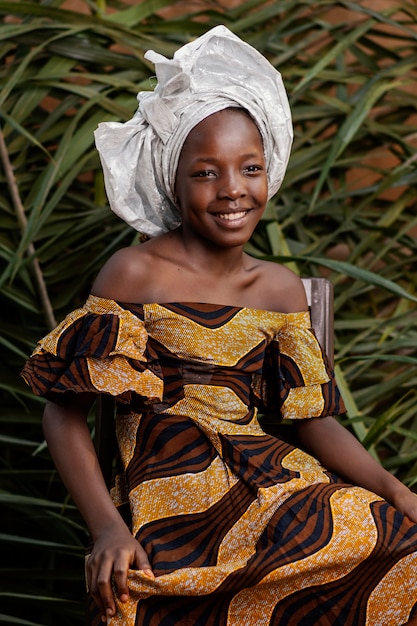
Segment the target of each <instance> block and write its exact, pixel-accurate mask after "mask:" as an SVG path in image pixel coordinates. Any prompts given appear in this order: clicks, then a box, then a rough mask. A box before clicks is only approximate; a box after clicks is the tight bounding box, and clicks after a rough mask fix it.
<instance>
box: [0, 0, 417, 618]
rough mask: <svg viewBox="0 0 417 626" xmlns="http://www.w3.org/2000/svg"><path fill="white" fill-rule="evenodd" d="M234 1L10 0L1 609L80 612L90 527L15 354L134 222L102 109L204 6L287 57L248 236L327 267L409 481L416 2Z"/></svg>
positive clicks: (3, 45) (414, 449)
mask: <svg viewBox="0 0 417 626" xmlns="http://www.w3.org/2000/svg"><path fill="white" fill-rule="evenodd" d="M225 4H227V5H228V6H229V8H228V9H225V7H224V6H223V5H222V4H221V3H220V1H219V2H215V1H213V2H210V1H207V2H202V1H200V2H197V1H196V2H194V3H192V4H190V3H188V4H187V3H184V2H178V1H177V2H168V1H166V0H153V1H151V0H145V1H143V2H133V3H130V4H128V3H127V2H126V1H123V0H120V1H118V0H108V1H107V3H105V2H104V0H102V1H101V2H99V1H97V2H94V1H92V0H85V1H83V0H79V2H78V5H77V10H70V9H71V6H73V5H69V4H68V3H64V2H63V0H40V1H37V2H30V1H21V2H12V1H9V2H6V1H3V0H0V17H1V19H2V25H1V28H0V55H1V65H0V81H1V82H0V84H1V93H0V123H1V133H0V153H1V168H0V189H1V192H0V225H1V228H0V263H1V278H0V285H1V293H0V302H1V311H2V324H1V330H0V346H1V348H0V349H1V354H2V358H1V363H0V402H1V416H0V419H1V431H0V445H1V446H2V453H1V458H0V503H1V507H2V513H1V516H0V519H1V529H0V542H1V553H2V559H1V564H0V581H1V585H0V589H1V591H0V606H1V607H2V608H1V609H0V622H5V623H7V624H32V625H33V624H36V625H55V624H57V623H59V624H61V625H62V626H65V625H66V624H68V625H69V624H71V625H72V626H73V625H74V624H82V623H83V601H82V597H83V593H84V592H83V581H82V572H83V566H82V558H83V549H84V545H85V544H86V543H87V542H88V536H87V534H86V531H85V529H84V526H83V524H82V522H81V520H80V518H79V516H78V514H77V512H76V511H75V509H74V507H73V505H72V503H71V502H70V501H69V500H68V498H67V495H66V492H65V490H64V489H63V488H62V486H61V484H60V481H59V479H58V478H57V476H56V473H55V472H54V470H53V468H52V464H51V462H50V460H49V457H48V453H47V450H46V449H45V446H44V444H43V439H42V433H41V429H40V416H41V413H42V406H43V402H42V401H41V400H39V399H36V398H34V397H33V396H32V395H31V394H30V393H29V391H28V390H27V389H26V388H25V385H24V384H23V383H22V381H21V380H20V379H19V376H18V373H19V371H20V369H21V367H22V363H23V361H24V359H25V358H26V357H27V355H28V354H29V353H30V351H31V350H32V349H33V347H34V345H35V342H36V340H37V339H38V338H39V337H40V336H41V335H43V334H45V332H46V331H47V330H48V328H50V327H51V325H53V324H54V322H55V320H60V319H62V317H63V316H64V315H65V314H66V313H67V312H68V311H70V310H71V309H73V308H74V307H76V306H78V305H79V304H80V303H81V302H82V301H83V299H84V298H85V296H86V295H87V293H88V290H89V285H90V284H91V281H92V280H93V278H94V276H95V274H96V272H97V270H98V268H99V267H100V266H101V265H102V264H103V262H104V260H105V259H106V258H107V257H108V256H109V255H110V254H111V253H112V252H113V251H114V250H115V249H117V248H118V247H120V246H122V245H130V244H133V243H136V242H137V240H138V236H137V234H135V233H133V232H132V231H131V230H130V229H129V228H128V227H126V226H125V225H124V224H123V223H121V222H120V221H119V220H118V219H117V218H116V217H115V216H113V215H112V214H111V212H110V211H109V208H108V206H107V203H106V198H105V194H104V191H103V182H102V176H101V171H100V166H99V161H98V156H97V153H96V151H95V149H94V145H93V131H94V129H95V128H96V126H97V124H98V122H100V121H104V120H127V119H129V118H130V117H131V115H132V112H133V111H134V110H135V107H136V101H135V96H136V93H137V91H138V90H139V89H149V88H150V86H151V81H150V80H149V77H150V76H152V67H151V66H150V65H149V64H148V62H146V61H145V60H144V59H143V54H144V52H145V51H146V50H147V49H149V48H152V49H155V50H157V51H158V52H160V53H162V54H165V55H169V56H171V55H172V54H173V52H174V51H175V50H176V48H177V47H179V45H181V44H182V43H185V42H186V41H189V40H190V38H192V37H194V36H198V35H199V34H201V33H202V32H203V31H205V30H206V29H207V28H208V27H210V26H214V25H217V24H219V23H224V24H226V25H227V26H228V27H229V28H231V29H232V30H233V31H235V32H236V33H237V34H239V35H240V36H241V37H242V38H243V39H245V40H247V41H248V42H249V43H251V44H252V45H254V46H255V47H256V48H258V49H259V50H260V51H261V52H263V53H264V54H265V55H266V56H267V57H268V58H269V59H270V60H271V62H272V63H273V64H274V65H276V67H278V68H279V69H280V71H281V72H282V74H283V77H284V81H285V84H286V86H287V90H288V92H289V95H290V101H291V106H292V111H293V117H294V124H295V141H294V148H293V153H292V157H291V161H290V165H289V168H288V174H287V176H286V179H285V182H284V185H283V187H282V190H281V191H280V193H279V195H278V197H277V198H276V199H274V200H273V201H271V203H270V204H269V206H268V209H267V212H266V215H265V218H264V220H263V221H262V223H261V224H260V226H259V228H258V230H257V232H256V233H255V235H254V237H253V240H252V241H251V243H250V244H249V245H248V250H249V251H250V252H251V253H252V254H256V255H259V256H263V257H267V258H271V257H272V258H275V259H276V260H279V261H283V262H286V263H289V264H290V265H291V267H293V268H294V269H295V270H296V271H298V272H300V273H301V274H302V275H327V276H329V278H330V279H331V281H332V282H333V284H334V286H335V330H336V363H337V367H336V371H337V377H338V382H339V384H340V386H341V388H342V390H343V394H344V397H345V400H346V403H347V405H348V409H349V410H348V416H347V419H346V423H347V426H348V427H349V428H351V429H352V430H353V432H354V433H355V434H356V436H357V437H358V438H359V439H360V440H361V441H362V442H363V443H364V445H365V446H367V447H368V448H369V449H370V450H371V452H372V454H374V455H376V456H377V457H378V458H379V459H380V461H381V462H382V463H383V464H384V465H385V466H386V467H387V468H389V469H390V470H391V471H392V472H394V473H395V474H397V475H398V476H399V477H400V478H401V479H402V480H404V481H405V482H406V483H408V484H409V485H411V486H413V485H415V483H416V481H417V444H416V439H417V435H416V425H417V424H416V419H417V416H416V411H415V406H416V382H417V375H416V372H417V368H416V363H417V348H416V346H417V327H416V306H415V303H416V301H417V300H416V286H417V278H416V276H417V272H416V267H417V266H416V254H417V242H416V232H417V211H416V208H417V207H416V191H415V190H416V182H417V168H416V143H417V111H416V102H417V100H416V93H415V90H416V87H415V85H416V67H417V29H416V22H417V20H416V18H417V10H416V4H415V2H412V1H410V2H407V1H402V2H396V1H391V2H386V1H384V2H366V1H365V0H363V1H362V2H357V3H355V2H347V1H346V2H344V1H340V2H328V1H326V0H317V1H315V2H314V1H312V0H304V1H303V2H296V1H293V0H285V1H284V2H279V3H277V2H267V1H264V0H247V1H243V2H242V1H238V2H235V3H232V2H230V3H225ZM232 4H233V5H235V6H234V8H230V7H231V6H232Z"/></svg>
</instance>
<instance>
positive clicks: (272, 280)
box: [261, 261, 308, 313]
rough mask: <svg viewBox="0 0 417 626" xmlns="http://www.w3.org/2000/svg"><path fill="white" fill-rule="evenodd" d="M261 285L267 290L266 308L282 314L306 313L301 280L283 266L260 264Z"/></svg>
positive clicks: (305, 298) (269, 263)
mask: <svg viewBox="0 0 417 626" xmlns="http://www.w3.org/2000/svg"><path fill="white" fill-rule="evenodd" d="M261 273H262V283H263V285H264V286H265V288H267V294H268V295H267V299H268V301H269V302H268V308H270V309H272V310H275V311H281V312H282V313H298V312H300V311H307V310H308V304H307V297H306V292H305V289H304V285H303V282H302V280H301V278H300V277H299V276H298V275H297V274H295V273H294V272H293V271H292V270H290V269H289V268H288V267H286V266H285V265H280V264H279V263H273V262H269V261H264V262H262V266H261Z"/></svg>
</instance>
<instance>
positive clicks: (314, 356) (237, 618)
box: [23, 296, 417, 626]
mask: <svg viewBox="0 0 417 626" xmlns="http://www.w3.org/2000/svg"><path fill="white" fill-rule="evenodd" d="M23 375H24V377H25V379H26V380H27V382H28V383H29V384H30V385H31V386H32V388H33V389H34V391H35V392H36V393H38V394H40V395H44V396H46V397H48V398H50V399H51V400H53V401H55V402H59V401H61V399H62V398H63V395H64V394H65V393H66V392H67V391H68V390H69V389H70V390H72V391H75V392H83V391H86V392H90V391H94V392H100V393H101V392H102V393H108V394H112V395H115V396H116V397H117V400H118V412H117V418H116V432H117V439H118V446H119V455H120V458H119V469H118V471H117V473H116V474H117V475H116V476H115V478H114V484H113V487H112V497H113V500H114V502H115V504H116V505H117V506H118V507H119V510H120V513H121V514H122V515H123V517H124V519H125V520H126V522H127V523H128V524H129V526H130V528H131V530H132V533H133V534H134V536H135V537H137V539H138V541H140V543H141V544H142V546H143V547H144V549H145V550H146V552H147V554H148V557H149V560H150V563H151V565H152V567H153V570H154V573H155V576H156V578H155V580H152V579H150V578H148V577H146V576H145V575H144V574H143V573H142V572H138V571H135V570H130V571H129V589H130V599H129V601H128V602H127V603H124V604H123V603H118V605H117V606H118V612H117V616H115V617H114V618H111V619H109V620H108V624H110V625H111V626H134V625H141V626H145V625H146V626H177V625H181V626H243V625H244V626H267V625H270V626H271V625H273V626H311V625H312V624H315V625H316V624H318V625H320V626H327V625H328V626H330V625H331V626H342V625H343V626H349V625H351V626H362V625H370V626H377V625H378V626H382V625H383V626H400V624H404V623H405V622H406V621H407V619H409V618H410V617H411V616H412V615H415V614H416V613H417V586H416V572H417V552H416V550H417V526H416V525H413V524H412V523H411V522H410V521H409V520H407V519H406V518H404V517H403V516H402V515H401V514H400V513H399V512H397V511H396V510H395V509H394V508H393V507H392V506H390V505H389V504H387V503H386V502H385V501H383V500H382V499H381V498H379V497H377V496H376V495H375V494H372V493H370V492H368V491H366V490H364V489H362V488H359V487H354V486H350V485H347V484H345V483H343V482H342V481H341V480H340V479H339V478H338V477H336V476H334V475H332V474H331V473H329V472H327V471H326V470H325V469H324V468H323V467H321V466H320V464H319V463H318V462H317V461H316V460H315V459H314V458H312V457H311V456H309V455H308V454H306V453H305V452H303V451H301V450H300V449H297V448H294V447H293V446H291V445H289V444H287V443H285V442H283V441H281V440H280V439H277V438H275V437H273V436H270V435H267V434H265V433H264V432H263V431H262V429H261V428H260V426H259V423H258V411H259V410H264V409H265V407H266V406H267V408H268V410H269V411H270V412H271V411H272V412H273V413H274V414H275V415H276V419H277V421H278V420H280V419H281V418H290V419H308V418H311V417H314V416H317V417H318V416H324V415H328V414H334V415H336V414H338V413H340V412H341V411H343V410H344V408H343V403H342V401H341V399H340V395H339V392H338V390H337V387H336V385H335V383H334V379H333V376H332V373H331V372H329V371H328V369H327V368H326V366H325V364H324V361H323V358H322V355H321V352H320V348H319V346H318V343H317V341H316V339H315V337H314V334H313V333H312V331H311V329H310V321H309V315H308V313H293V314H283V313H276V312H271V311H262V310H256V309H248V308H238V307H231V306H217V305H212V304H165V305H159V304H145V305H132V304H123V303H116V302H114V301H112V300H105V299H101V298H97V297H94V296H90V298H89V299H88V301H87V303H86V305H85V306H84V307H82V308H80V309H78V310H76V311H74V312H73V313H71V314H70V315H69V316H68V317H67V318H66V319H65V320H64V321H63V322H62V323H61V324H60V325H59V326H58V327H57V329H55V331H53V332H52V333H50V334H49V335H48V336H47V337H46V338H44V339H43V340H42V341H41V342H40V343H39V345H38V347H37V349H36V350H35V352H34V354H33V356H32V358H31V359H30V361H29V362H28V364H27V365H26V368H25V370H24V372H23ZM92 604H93V603H92V602H90V605H91V623H92V624H99V616H98V614H97V611H96V610H95V608H94V606H92Z"/></svg>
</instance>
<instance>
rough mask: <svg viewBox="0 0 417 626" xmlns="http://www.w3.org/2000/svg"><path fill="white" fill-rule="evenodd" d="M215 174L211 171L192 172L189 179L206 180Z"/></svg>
mask: <svg viewBox="0 0 417 626" xmlns="http://www.w3.org/2000/svg"><path fill="white" fill-rule="evenodd" d="M215 175H216V174H215V172H213V171H212V170H200V171H198V172H194V173H193V174H192V175H191V177H192V178H208V177H209V176H215Z"/></svg>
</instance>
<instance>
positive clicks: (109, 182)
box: [95, 26, 293, 237]
mask: <svg viewBox="0 0 417 626" xmlns="http://www.w3.org/2000/svg"><path fill="white" fill-rule="evenodd" d="M145 58H146V59H148V60H150V61H152V62H153V63H154V64H155V71H156V77H157V81H158V82H157V86H156V88H155V90H154V91H153V92H150V91H143V92H139V94H138V96H137V98H138V101H139V107H138V110H137V112H136V113H135V115H134V117H133V118H132V119H131V120H129V121H128V122H126V123H124V124H122V123H118V122H104V123H102V124H100V125H99V127H98V129H97V130H96V132H95V139H96V146H97V149H98V151H99V154H100V159H101V163H102V166H103V171H104V180H105V186H106V192H107V196H108V198H109V202H110V206H111V208H112V210H113V211H114V212H115V213H116V214H117V215H118V216H119V217H121V218H122V219H123V220H125V222H127V223H128V224H130V225H131V226H132V227H133V228H135V229H136V230H138V231H139V232H141V233H144V234H146V235H148V236H150V237H154V236H157V235H160V234H162V233H164V232H167V231H168V230H171V229H173V228H176V227H177V226H178V225H179V224H180V223H181V215H180V212H179V209H178V207H177V206H175V191H174V187H175V176H176V171H177V167H178V160H179V157H180V153H181V149H182V147H183V145H184V142H185V140H186V138H187V136H188V134H189V133H190V131H191V130H192V129H193V128H194V127H195V126H196V125H197V124H198V123H199V122H201V121H202V120H204V119H205V118H206V117H208V116H209V115H212V114H213V113H217V112H218V111H221V110H222V109H226V108H229V107H241V108H244V109H246V110H247V111H248V113H249V114H250V115H251V116H252V118H253V120H254V122H255V123H256V125H257V126H258V129H259V131H260V133H261V136H262V140H263V147H264V153H265V161H266V167H267V176H268V197H269V198H270V197H271V196H273V195H274V194H275V193H276V191H277V190H278V189H279V187H280V185H281V183H282V180H283V178H284V174H285V170H286V167H287V163H288V159H289V156H290V150H291V144H292V136H293V131H292V123H291V112H290V108H289V104H288V99H287V95H286V92H285V88H284V85H283V82H282V78H281V74H280V73H279V72H278V71H277V70H276V69H275V68H274V67H273V66H272V65H271V64H270V63H269V61H267V59H266V58H265V57H264V56H262V54H260V53H259V52H258V51H257V50H255V49H254V48H253V47H252V46H250V45H249V44H247V43H245V42H243V41H242V40H241V39H239V37H237V36H236V35H234V34H233V33H232V32H231V31H229V30H228V29H227V28H226V27H225V26H216V27H215V28H213V29H211V30H209V31H208V32H207V33H205V34H204V35H202V36H201V37H199V38H198V39H196V40H195V41H192V42H191V43H188V44H186V45H184V46H183V47H182V48H180V49H179V50H178V51H177V52H176V53H175V54H174V58H173V59H172V60H171V59H166V58H165V57H164V56H162V55H160V54H157V53H156V52H153V51H152V50H150V51H148V52H147V53H146V54H145ZM225 147H227V138H225Z"/></svg>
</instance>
